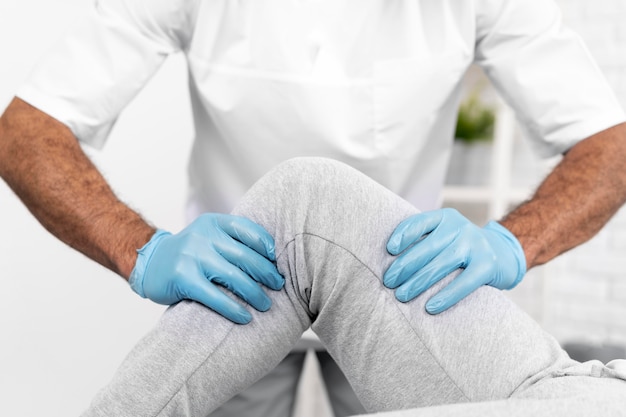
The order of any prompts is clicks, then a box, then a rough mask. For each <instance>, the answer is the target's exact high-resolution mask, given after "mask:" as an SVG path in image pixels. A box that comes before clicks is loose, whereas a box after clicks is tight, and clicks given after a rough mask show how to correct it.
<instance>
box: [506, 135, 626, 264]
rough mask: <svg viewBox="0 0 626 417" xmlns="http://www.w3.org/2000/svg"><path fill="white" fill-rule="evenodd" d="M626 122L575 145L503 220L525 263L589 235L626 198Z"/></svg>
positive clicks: (542, 259) (549, 256)
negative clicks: (527, 199)
mask: <svg viewBox="0 0 626 417" xmlns="http://www.w3.org/2000/svg"><path fill="white" fill-rule="evenodd" d="M624 161H626V124H621V125H618V126H615V127H613V128H610V129H608V130H605V131H603V132H600V133H598V134H596V135H594V136H591V137H590V138H587V139H586V140H584V141H582V142H580V143H578V144H577V145H575V146H574V147H573V148H572V149H571V150H569V151H568V152H567V154H565V156H564V158H563V160H562V161H561V162H560V164H559V165H558V166H557V167H556V168H555V169H554V171H553V172H552V173H550V175H548V177H547V178H546V179H545V180H544V182H543V183H542V184H541V185H540V186H539V188H538V189H537V191H536V193H535V195H534V196H533V197H532V199H530V200H529V201H527V202H526V203H524V204H522V205H521V206H519V207H518V208H517V209H515V210H514V211H512V212H511V213H510V214H509V215H507V216H506V217H505V218H504V219H503V220H502V222H501V223H502V224H503V225H504V226H505V227H506V228H508V229H509V230H510V231H511V232H512V233H513V234H514V235H515V236H517V238H518V240H519V241H520V243H521V244H522V247H523V248H524V252H525V255H526V262H527V267H528V268H531V267H533V266H536V265H540V264H543V263H545V262H548V261H549V260H551V259H553V258H554V257H556V256H558V255H559V254H561V253H563V252H565V251H567V250H569V249H571V248H573V247H575V246H577V245H579V244H581V243H583V242H585V241H587V240H589V239H590V238H591V237H592V236H593V235H595V234H596V233H597V232H598V231H599V230H600V229H601V228H602V227H603V226H604V225H605V224H606V222H607V221H608V220H609V219H610V218H611V217H612V216H613V214H615V212H616V211H617V210H618V209H619V208H620V207H621V206H622V204H623V203H624V202H625V201H626V169H624Z"/></svg>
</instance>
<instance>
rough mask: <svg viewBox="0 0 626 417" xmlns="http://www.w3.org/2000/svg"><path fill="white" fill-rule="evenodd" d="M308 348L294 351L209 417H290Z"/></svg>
mask: <svg viewBox="0 0 626 417" xmlns="http://www.w3.org/2000/svg"><path fill="white" fill-rule="evenodd" d="M305 355H306V353H305V352H296V353H294V352H292V353H290V354H289V355H287V357H286V358H285V359H283V360H282V361H281V362H280V363H279V364H278V366H276V368H274V369H272V370H271V371H270V372H269V373H268V374H267V375H265V376H264V377H263V378H261V379H260V380H258V381H257V382H255V383H254V384H252V385H251V386H250V387H248V388H247V389H246V390H244V391H242V392H241V393H239V394H237V395H235V396H234V397H233V398H231V399H230V400H228V401H227V402H226V403H224V404H223V405H222V406H220V408H218V409H217V410H215V411H214V412H212V413H211V414H210V415H209V417H290V416H291V413H292V411H293V405H294V402H295V396H296V390H297V387H298V380H299V378H300V374H301V372H302V366H303V363H304V357H305Z"/></svg>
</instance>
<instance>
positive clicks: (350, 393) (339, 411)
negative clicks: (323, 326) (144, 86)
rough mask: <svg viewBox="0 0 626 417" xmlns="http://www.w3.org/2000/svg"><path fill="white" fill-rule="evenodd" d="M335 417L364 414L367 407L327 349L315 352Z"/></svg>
mask: <svg viewBox="0 0 626 417" xmlns="http://www.w3.org/2000/svg"><path fill="white" fill-rule="evenodd" d="M315 353H316V356H317V360H318V361H319V364H320V371H321V373H322V378H323V380H324V385H325V386H326V391H327V393H328V399H329V401H330V406H331V407H332V409H333V414H334V415H335V417H347V416H353V415H355V414H364V413H365V409H364V408H363V405H362V404H361V402H360V401H359V399H358V397H357V396H356V393H355V392H354V390H353V389H352V386H351V385H350V383H349V382H348V380H347V379H346V376H345V375H344V374H343V372H342V371H341V369H340V368H339V366H338V365H337V362H335V361H334V359H333V358H332V357H331V356H330V355H329V354H328V352H326V351H318V352H315Z"/></svg>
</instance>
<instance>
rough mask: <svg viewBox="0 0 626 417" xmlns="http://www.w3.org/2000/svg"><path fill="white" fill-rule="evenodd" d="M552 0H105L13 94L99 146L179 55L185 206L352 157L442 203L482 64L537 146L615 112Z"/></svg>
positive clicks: (383, 178) (417, 198)
mask: <svg viewBox="0 0 626 417" xmlns="http://www.w3.org/2000/svg"><path fill="white" fill-rule="evenodd" d="M560 19H561V18H560V13H559V10H558V8H557V6H556V5H555V4H554V3H553V2H552V1H550V0H100V1H97V2H96V13H94V16H93V17H91V18H90V19H89V20H88V21H87V22H85V24H83V25H81V26H80V27H79V28H77V29H76V30H75V31H73V32H72V33H71V34H70V35H69V36H68V37H67V38H65V39H64V40H63V41H62V42H61V43H60V44H59V45H58V46H57V47H56V48H55V49H54V50H53V51H52V52H51V54H50V57H49V58H47V59H46V60H44V61H43V62H42V64H41V65H40V66H39V67H37V68H36V69H35V71H34V72H33V75H32V76H31V77H30V79H29V80H28V82H27V83H26V84H25V85H24V86H23V87H22V88H21V89H20V90H19V91H18V96H19V97H20V98H22V99H23V100H25V101H27V102H29V103H31V104H32V105H34V106H35V107H38V108H40V109H41V110H43V111H44V112H46V113H48V114H49V115H51V116H53V117H55V118H56V119H58V120H59V121H61V122H63V123H64V124H66V125H67V126H69V127H70V129H71V130H72V131H73V132H74V134H75V135H76V136H77V137H78V138H79V139H80V140H81V141H82V142H85V143H88V144H92V145H94V146H102V145H103V143H104V142H105V140H106V137H107V135H108V133H109V131H110V129H111V127H112V126H113V124H114V122H115V120H116V118H117V117H118V115H119V114H120V112H121V111H122V110H123V108H124V107H125V106H126V104H127V103H128V102H129V101H130V100H131V99H132V98H133V97H134V96H135V95H136V94H137V92H138V91H139V90H140V89H141V88H142V87H143V86H144V85H145V84H146V83H147V82H148V80H149V79H150V77H151V76H152V75H153V74H154V73H155V71H157V69H158V68H159V66H160V65H161V63H162V62H163V61H164V59H165V58H166V57H167V56H168V55H169V54H172V53H174V52H178V51H182V52H184V54H185V56H186V57H187V62H188V67H189V74H190V77H189V78H190V81H189V88H190V96H191V100H192V106H193V116H194V122H195V132H196V138H195V142H194V146H193V152H192V155H191V160H190V170H189V172H190V195H191V202H192V204H193V207H194V211H195V212H196V213H198V212H201V211H221V212H228V211H229V210H230V209H231V207H232V206H233V205H234V204H235V203H236V202H237V200H238V199H239V198H240V197H241V195H242V194H243V193H244V192H245V191H246V190H247V189H248V188H249V187H250V186H251V185H252V183H253V182H254V181H256V180H257V179H258V178H259V177H261V176H262V175H263V174H264V173H265V172H267V171H268V170H269V169H270V168H272V167H273V166H274V165H276V164H277V163H279V162H281V161H283V160H285V159H288V158H291V157H295V156H306V155H316V156H325V157H329V158H334V159H338V160H341V161H344V162H347V163H348V164H350V165H352V166H354V167H356V168H357V169H359V170H361V171H363V172H364V173H366V174H367V175H369V176H370V177H372V178H374V179H375V180H377V181H378V182H380V183H382V184H383V185H385V186H386V187H388V188H390V189H391V190H392V191H394V192H396V193H398V194H400V195H401V196H403V197H404V198H406V199H408V200H409V201H411V202H412V203H413V204H415V205H416V206H417V207H419V208H420V209H423V210H428V209H433V208H436V207H438V205H439V203H440V192H441V188H442V185H443V182H444V176H445V173H446V168H447V163H448V159H449V155H450V151H451V146H452V139H453V127H454V123H455V118H456V111H457V106H458V101H459V93H460V80H461V78H462V76H463V74H464V72H465V71H466V69H467V68H468V66H469V65H470V64H471V63H472V62H476V63H477V64H478V65H480V66H481V67H482V68H483V69H484V70H485V72H486V74H487V75H488V76H489V77H490V79H491V80H492V82H493V83H494V85H495V86H496V88H497V89H498V90H499V91H500V93H501V94H502V95H503V97H504V98H505V99H506V100H507V101H508V103H509V104H510V105H511V106H512V107H513V108H514V109H515V110H516V112H517V115H518V118H519V120H520V121H521V124H522V126H523V127H524V128H525V129H526V131H527V133H528V136H529V137H530V138H531V139H532V140H533V142H534V144H535V145H536V146H535V147H536V149H537V150H538V151H539V152H541V153H542V154H544V155H554V154H558V153H561V152H563V151H565V150H567V149H568V148H569V147H571V146H572V145H573V144H574V143H576V142H577V141H579V140H581V139H583V138H585V137H587V136H589V135H591V134H593V133H596V132H598V131H601V130H603V129H606V128H608V127H610V126H613V125H615V124H618V123H620V122H622V121H624V119H625V117H624V114H623V112H622V110H621V108H620V106H619V105H618V103H617V100H616V99H615V97H614V95H613V94H612V92H611V90H610V88H609V87H608V85H607V83H606V82H605V80H604V78H603V76H602V74H601V73H600V71H599V70H598V68H597V67H596V65H595V64H594V62H593V60H592V58H591V57H590V54H589V53H588V52H587V50H586V49H585V47H584V45H583V44H582V42H581V41H580V39H579V38H578V37H577V36H576V35H575V34H573V33H572V32H570V31H569V30H567V29H565V28H563V27H562V25H561V20H560Z"/></svg>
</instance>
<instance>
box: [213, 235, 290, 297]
mask: <svg viewBox="0 0 626 417" xmlns="http://www.w3.org/2000/svg"><path fill="white" fill-rule="evenodd" d="M214 245H215V248H216V249H217V250H218V251H219V253H220V254H221V255H222V256H223V257H224V259H226V260H227V261H228V262H230V263H231V264H233V265H235V266H237V267H238V268H239V269H241V270H242V271H244V272H245V273H247V274H248V275H249V276H250V277H252V278H253V279H254V280H255V281H257V282H260V283H262V284H264V285H266V286H268V287H270V288H271V289H273V290H280V289H281V288H282V287H283V286H284V285H285V279H284V278H283V276H282V275H280V273H279V272H278V269H276V266H275V265H274V264H273V263H272V262H270V261H269V260H268V259H267V258H265V257H264V256H262V255H260V254H259V253H258V252H256V251H254V250H252V249H250V248H249V247H248V246H246V245H244V244H242V243H240V242H237V241H234V240H222V241H218V242H215V244H214Z"/></svg>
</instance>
